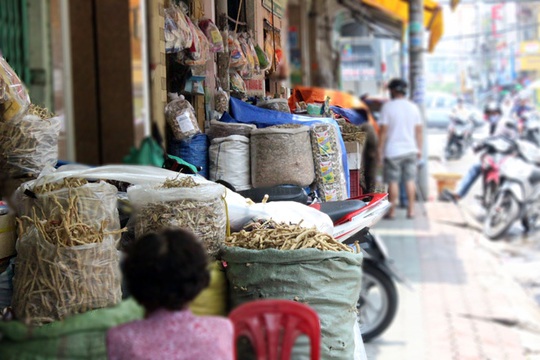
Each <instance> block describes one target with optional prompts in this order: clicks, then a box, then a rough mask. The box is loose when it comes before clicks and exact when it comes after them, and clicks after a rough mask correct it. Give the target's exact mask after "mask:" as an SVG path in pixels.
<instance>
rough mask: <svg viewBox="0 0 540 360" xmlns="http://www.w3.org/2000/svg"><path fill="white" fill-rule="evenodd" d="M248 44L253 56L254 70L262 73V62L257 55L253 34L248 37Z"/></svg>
mask: <svg viewBox="0 0 540 360" xmlns="http://www.w3.org/2000/svg"><path fill="white" fill-rule="evenodd" d="M247 44H248V47H249V52H250V54H251V58H252V59H253V72H254V73H255V74H260V73H261V64H260V63H259V57H258V55H257V52H256V51H255V45H253V40H252V39H251V36H250V37H248V38H247Z"/></svg>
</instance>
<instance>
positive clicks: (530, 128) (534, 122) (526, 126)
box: [520, 112, 540, 147]
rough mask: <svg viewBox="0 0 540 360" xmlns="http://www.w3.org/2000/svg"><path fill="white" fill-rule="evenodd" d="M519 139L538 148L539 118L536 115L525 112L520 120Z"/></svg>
mask: <svg viewBox="0 0 540 360" xmlns="http://www.w3.org/2000/svg"><path fill="white" fill-rule="evenodd" d="M520 120H521V121H520V128H521V139H523V140H525V141H528V142H530V143H531V144H534V145H536V146H538V147H540V117H539V116H538V114H537V113H533V112H527V113H524V114H523V115H522V116H521V118H520Z"/></svg>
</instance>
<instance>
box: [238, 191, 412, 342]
mask: <svg viewBox="0 0 540 360" xmlns="http://www.w3.org/2000/svg"><path fill="white" fill-rule="evenodd" d="M239 193H240V194H241V195H242V196H244V197H247V198H250V199H252V200H254V201H256V202H260V201H261V200H262V199H264V198H265V197H266V198H267V200H268V201H297V202H300V203H302V204H307V205H309V206H311V207H312V208H315V209H317V210H319V211H321V212H323V213H325V214H327V215H328V216H329V217H330V219H331V220H332V222H333V224H334V232H333V236H334V238H335V239H336V240H337V241H340V242H342V243H344V244H346V245H348V246H350V247H351V248H352V249H353V251H361V252H362V253H363V255H364V261H363V267H362V270H363V277H362V288H361V292H360V296H359V299H358V302H357V310H358V322H359V324H360V331H361V333H362V338H363V340H364V341H366V342H367V341H370V340H372V339H373V338H375V337H377V336H379V335H380V334H382V333H383V332H384V331H385V330H386V329H387V328H388V327H389V326H390V324H391V323H392V321H393V320H394V317H395V315H396V312H397V308H398V293H397V288H396V281H397V282H403V279H402V278H401V277H400V276H399V275H398V273H397V272H396V271H395V270H394V268H393V266H392V261H391V259H390V257H389V255H388V250H387V248H386V245H385V244H384V241H383V240H382V239H381V238H380V237H378V236H376V235H375V234H373V233H372V232H371V231H370V228H371V227H372V226H373V225H375V224H376V223H377V222H378V221H380V220H381V219H382V218H383V217H384V215H385V214H386V213H387V212H388V210H389V209H390V202H389V201H388V194H366V195H362V196H359V197H355V198H352V199H348V200H344V201H334V202H323V203H321V202H317V198H316V196H314V195H313V194H308V193H307V192H306V191H305V190H304V189H302V188H301V187H298V186H293V185H281V186H276V187H271V188H261V189H251V190H246V191H240V192H239Z"/></svg>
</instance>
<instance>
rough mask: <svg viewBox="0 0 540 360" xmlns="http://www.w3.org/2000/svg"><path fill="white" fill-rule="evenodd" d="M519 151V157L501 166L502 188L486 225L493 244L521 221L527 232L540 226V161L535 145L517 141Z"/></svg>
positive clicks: (517, 153) (486, 233)
mask: <svg viewBox="0 0 540 360" xmlns="http://www.w3.org/2000/svg"><path fill="white" fill-rule="evenodd" d="M515 149H516V156H511V157H508V159H506V160H505V161H504V163H502V164H501V167H500V176H501V185H500V187H499V189H498V190H497V192H496V194H495V197H494V201H493V203H492V204H491V206H490V207H489V210H488V214H487V217H486V219H485V222H484V234H485V235H486V236H487V237H489V238H490V239H493V240H495V239H498V238H500V237H501V236H502V235H504V234H505V233H506V232H507V231H508V229H509V228H510V226H512V224H513V223H514V222H515V221H517V220H521V224H522V225H523V227H524V229H525V231H529V230H530V229H532V228H535V227H537V226H538V225H539V220H540V167H539V164H540V157H539V155H538V151H537V149H535V148H534V145H532V144H530V143H527V142H523V141H516V143H515Z"/></svg>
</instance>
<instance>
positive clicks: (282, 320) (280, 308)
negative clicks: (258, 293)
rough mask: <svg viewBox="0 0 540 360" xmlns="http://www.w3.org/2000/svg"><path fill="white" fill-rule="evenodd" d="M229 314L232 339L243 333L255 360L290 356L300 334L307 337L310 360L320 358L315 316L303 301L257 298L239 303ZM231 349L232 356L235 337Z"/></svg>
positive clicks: (281, 359)
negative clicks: (231, 325) (253, 352)
mask: <svg viewBox="0 0 540 360" xmlns="http://www.w3.org/2000/svg"><path fill="white" fill-rule="evenodd" d="M229 318H230V319H231V321H232V322H233V324H234V336H235V339H238V338H239V337H241V336H245V337H247V338H248V339H249V340H250V342H251V344H252V345H253V348H254V349H255V352H256V354H257V360H290V358H291V352H292V348H293V346H294V342H295V341H296V338H297V337H298V336H300V335H301V334H305V335H307V336H308V337H309V340H310V346H311V360H319V359H320V356H321V325H320V322H319V316H318V315H317V313H316V312H315V310H313V309H312V308H310V307H309V306H307V305H304V304H301V303H297V302H295V301H289V300H257V301H253V302H249V303H246V304H243V305H240V306H239V307H238V308H236V309H235V310H233V311H232V312H231V314H230V315H229ZM280 342H281V346H280ZM234 351H235V359H236V356H237V349H236V341H235V350H234ZM280 353H281V355H280Z"/></svg>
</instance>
